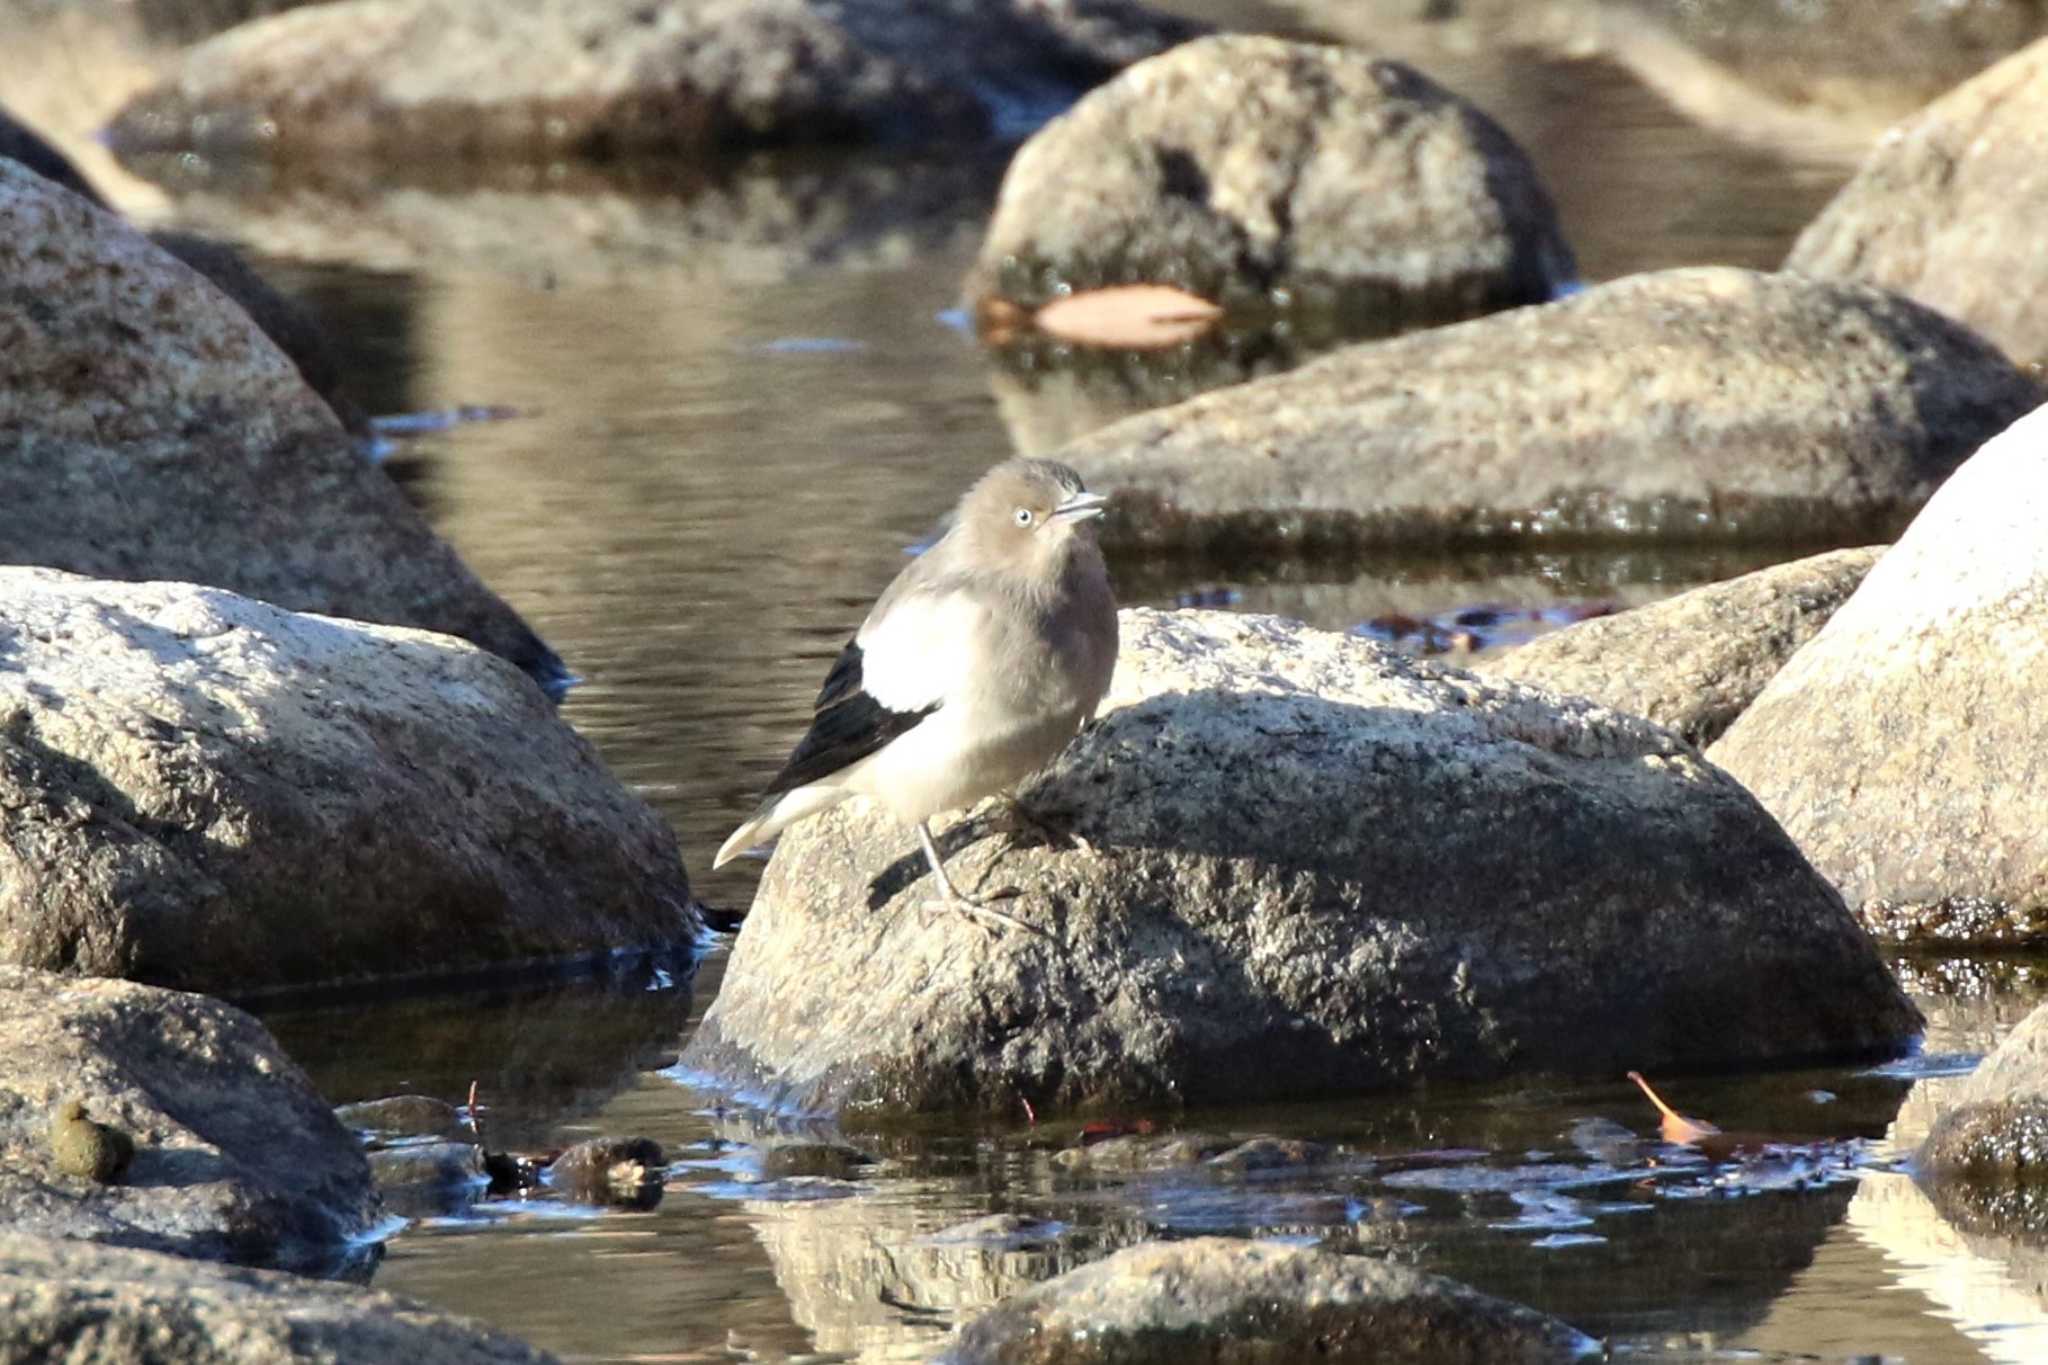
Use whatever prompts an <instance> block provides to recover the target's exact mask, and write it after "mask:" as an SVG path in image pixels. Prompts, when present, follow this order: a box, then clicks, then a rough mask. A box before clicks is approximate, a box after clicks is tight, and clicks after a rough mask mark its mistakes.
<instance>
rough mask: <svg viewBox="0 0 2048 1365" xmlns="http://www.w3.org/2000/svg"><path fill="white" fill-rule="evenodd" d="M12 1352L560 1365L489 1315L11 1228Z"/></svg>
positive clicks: (8, 1343)
mask: <svg viewBox="0 0 2048 1365" xmlns="http://www.w3.org/2000/svg"><path fill="white" fill-rule="evenodd" d="M0 1358H6V1359H9V1360H65V1361H69V1360H78V1361H86V1360H92V1361H116V1360H121V1361H149V1362H152V1365H184V1363H185V1362H191V1365H211V1363H212V1362H218V1361H224V1360H231V1359H232V1360H238V1361H265V1362H290V1361H307V1362H328V1361H342V1360H349V1361H358V1360H359V1361H373V1360H376V1361H406V1362H409V1365H548V1363H549V1362H552V1361H554V1360H555V1357H554V1356H552V1355H550V1354H548V1353H547V1352H545V1351H538V1350H535V1349H534V1348H532V1347H531V1346H528V1345H526V1344H525V1343H523V1342H520V1341H516V1340H514V1339H513V1338H511V1337H508V1336H506V1335H504V1334H503V1333H500V1332H496V1331H493V1330H491V1329H490V1328H488V1327H486V1326H484V1325H483V1324H482V1323H478V1322H471V1321H469V1320H467V1319H464V1318H458V1317H454V1316H451V1315H450V1314H447V1313H443V1312H440V1311H438V1310H436V1309H433V1308H429V1307H427V1306H426V1305H425V1304H420V1303H414V1302H412V1301H410V1300H407V1299H400V1298H395V1297H393V1296H392V1295H390V1294H380V1293H377V1292H375V1291H373V1290H368V1289H359V1288H356V1287H355V1286H353V1285H345V1284H323V1283H319V1282H317V1281H314V1280H306V1279H301V1278H299V1277H298V1276H295V1275H281V1274H277V1273H275V1272H271V1271H262V1270H244V1269H232V1268H227V1267H222V1266H217V1265H208V1264H204V1263H201V1262H197V1261H191V1260H186V1259H184V1258H182V1257H177V1256H164V1255H159V1254H157V1253H155V1252H150V1251H136V1250H130V1249H125V1248H116V1247H110V1246H88V1245H86V1244H84V1243H80V1242H70V1241H53V1240H50V1239H46V1238H42V1237H34V1236H27V1235H23V1234H21V1233H20V1232H18V1231H15V1230H12V1229H10V1230H9V1231H8V1232H7V1233H5V1234H0Z"/></svg>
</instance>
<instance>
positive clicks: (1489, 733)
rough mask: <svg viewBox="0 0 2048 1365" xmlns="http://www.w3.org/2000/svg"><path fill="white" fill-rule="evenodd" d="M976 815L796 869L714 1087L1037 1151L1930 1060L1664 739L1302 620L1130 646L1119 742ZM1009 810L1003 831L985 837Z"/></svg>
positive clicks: (1687, 754)
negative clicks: (954, 888)
mask: <svg viewBox="0 0 2048 1365" xmlns="http://www.w3.org/2000/svg"><path fill="white" fill-rule="evenodd" d="M1023 795H1024V799H1025V801H1026V803H1027V805H1028V806H1029V807H1030V808H1031V809H1032V810H1033V811H1035V812H1038V813H1040V814H1041V815H1044V816H1049V817H1052V818H1054V819H1056V820H1061V821H1066V822H1069V823H1071V825H1072V827H1073V829H1074V831H1075V832H1076V833H1078V834H1079V835H1081V836H1083V837H1084V838H1085V840H1086V841H1087V846H1085V847H1084V846H1075V847H1071V848H1066V847H1054V846H1048V845H1046V844H1043V843H1033V842H1031V841H1030V839H1029V837H1028V836H1027V835H1025V834H1022V833H1019V834H1015V835H1011V834H1006V833H997V832H995V831H994V830H993V829H992V828H991V826H992V825H994V824H999V823H1000V821H997V820H995V819H994V818H993V817H984V816H981V815H971V816H969V817H968V818H966V819H964V820H961V821H958V822H956V823H955V824H954V825H953V826H952V827H951V828H950V829H947V830H945V831H943V832H942V833H941V836H940V845H941V847H942V848H944V849H946V850H948V851H949V853H950V858H949V870H950V871H951V873H952V876H953V879H954V881H955V882H956V883H957V884H958V885H960V886H961V887H962V888H963V889H964V890H967V891H969V892H970V893H972V892H975V891H979V892H981V893H984V894H986V893H991V892H993V891H995V890H997V889H999V888H1004V887H1015V888H1018V889H1019V890H1020V891H1021V892H1022V894H1021V895H1020V896H1019V897H1017V898H1016V899H1014V900H1011V901H1009V902H1007V908H1008V910H1009V912H1010V913H1011V914H1013V915H1015V916H1017V917H1019V918H1021V919H1023V920H1024V921H1026V922H1027V923H1028V924H1029V925H1031V926H1033V928H1035V929H1036V930H1037V932H1031V931H1029V930H1025V929H1008V930H1005V931H1004V932H1002V933H1000V934H996V935H991V934H990V933H989V932H988V931H986V930H985V929H984V928H983V927H982V925H981V924H980V923H979V922H978V921H975V920H972V919H969V918H968V917H966V916H964V915H962V914H960V913H958V912H957V911H952V910H947V909H944V908H942V907H941V908H927V902H928V900H929V898H930V897H931V896H932V895H933V894H934V892H933V884H932V880H931V877H930V875H929V873H927V872H926V871H925V868H924V862H923V859H922V857H921V855H919V853H918V852H917V843H916V840H915V838H914V837H913V836H912V835H910V834H909V833H907V832H906V831H904V830H903V829H901V828H898V827H897V826H896V825H894V824H893V823H892V822H891V821H890V820H889V819H888V818H887V817H886V816H883V815H881V814H879V813H878V812H876V811H874V810H872V809H871V808H868V807H867V806H866V805H865V804H863V803H849V804H848V805H847V806H842V807H840V808H838V809H837V810H834V811H832V812H828V813H826V814H824V815H821V816H818V817H815V818H814V819H812V820H809V821H807V822H805V823H803V824H801V825H798V826H796V827H795V828H793V829H792V830H790V831H789V832H787V833H785V834H784V835H783V837H782V843H781V847H780V848H779V849H778V850H777V852H776V854H775V857H774V859H773V861H772V862H771V863H770V864H769V866H768V869H767V872H766V875H765V876H764V878H763V880H762V883H761V889H760V892H759V894H758V896H757V897H756V900H755V902H754V907H753V910H752V912H751V913H750V914H749V916H748V918H747V921H746V924H745V927H744V928H743V929H742V930H741V932H740V936H739V940H738V942H737V944H736V945H735V947H734V951H733V958H732V961H731V963H730V965H729V966H728V968H727V970H726V975H725V978H724V982H723V984H722V986H721V988H720V992H719V996H718V999H717V1000H716V1002H714V1004H713V1006H712V1008H711V1010H710V1012H709V1013H708V1014H707V1015H706V1017H705V1020H704V1023H703V1026H702V1027H701V1029H700V1030H699V1031H698V1032H697V1033H696V1035H695V1036H694V1037H693V1039H692V1041H691V1043H690V1045H689V1047H688V1049H687V1050H686V1052H685V1055H684V1064H685V1065H686V1066H687V1067H689V1068H691V1069H693V1070H694V1071H696V1072H698V1073H701V1074H704V1075H708V1076H710V1077H712V1078H714V1079H715V1080H717V1081H720V1082H722V1083H724V1084H726V1085H729V1086H732V1087H735V1088H740V1089H743V1090H745V1091H746V1092H748V1093H750V1094H752V1095H756V1096H764V1097H767V1098H770V1099H772V1100H774V1101H776V1102H780V1103H784V1104H791V1105H795V1106H798V1107H803V1108H812V1109H830V1108H836V1107H842V1106H844V1107H849V1108H853V1107H858V1108H860V1109H862V1110H864V1111H869V1112H891V1111H896V1112H901V1111H918V1110H941V1109H968V1110H982V1111H987V1112H992V1113H1002V1114H1007V1115H1013V1116H1014V1115H1015V1114H1016V1113H1017V1112H1018V1108H1017V1105H1018V1099H1019V1097H1020V1096H1021V1097H1023V1098H1024V1099H1026V1100H1029V1101H1030V1102H1031V1103H1032V1104H1033V1105H1034V1106H1036V1107H1037V1109H1038V1111H1039V1112H1040V1113H1045V1112H1048V1111H1049V1110H1056V1109H1080V1108H1090V1107H1094V1108H1127V1107H1131V1106H1143V1105H1158V1104H1166V1105H1171V1104H1175V1103H1180V1102H1185V1103H1189V1104H1196V1103H1204V1102H1224V1101H1253V1100H1264V1099H1274V1098H1281V1097H1286V1098H1305V1097H1309V1096H1314V1095H1318V1094H1347V1095H1349V1094H1357V1093H1359V1092H1361V1091H1368V1090H1373V1089H1384V1088H1388V1087H1393V1086H1400V1085H1404V1084H1408V1083H1412V1082H1416V1081H1420V1080H1424V1079H1429V1078H1437V1077H1443V1078H1449V1077H1490V1076H1500V1075H1507V1074H1526V1073H1529V1072H1536V1071H1550V1072H1568V1073H1576V1074H1582V1075H1587V1074H1590V1075H1603V1076H1611V1075H1615V1074H1618V1073H1619V1072H1621V1071H1624V1070H1626V1069H1628V1068H1630V1067H1639V1068H1642V1069H1646V1070H1663V1071H1678V1070H1684V1069H1688V1068H1701V1067H1716V1066H1734V1065H1744V1066H1758V1065H1768V1064H1773V1063H1783V1062H1790V1061H1792V1060H1794V1059H1797V1058H1816V1057H1821V1056H1828V1055H1854V1054H1862V1055H1874V1054H1881V1053H1885V1052H1889V1051H1891V1050H1893V1049H1895V1048H1897V1047H1899V1046H1901V1045H1902V1044H1903V1043H1904V1042H1905V1040H1906V1039H1907V1038H1908V1037H1909V1036H1910V1035H1911V1034H1912V1033H1913V1031H1914V1029H1915V1027H1916V1022H1917V1018H1918V1016H1917V1015H1916V1014H1915V1012H1914V1011H1913V1009H1912V1007H1911V1006H1910V1005H1908V1004H1907V1003H1906V1001H1905V999H1904V997H1903V996H1902V995H1901V994H1900V993H1899V991H1898V988H1897V987H1896V986H1895V985H1894V983H1893V982H1892V980H1891V977H1890V975H1889V974H1888V973H1887V972H1886V971H1885V968H1884V966H1883V964H1882V962H1881V961H1880V960H1879V958H1878V956H1877V953H1876V951H1875V950H1874V948H1873V947H1872V945H1871V944H1870V942H1869V940H1868V938H1867V937H1866V936H1865V935H1864V934H1863V932H1862V931H1861V930H1860V929H1858V928H1857V926H1856V925H1855V923H1854V922H1853V921H1852V920H1851V919H1850V918H1849V916H1848V914H1847V912H1846V911H1845V910H1844V909H1843V907H1842V904H1841V901H1840V898H1839V897H1837V896H1836V895H1835V893H1834V891H1833V890H1832V889H1831V888H1830V887H1829V886H1828V885H1827V884H1826V882H1825V881H1823V880H1822V879H1821V878H1820V877H1819V876H1818V875H1817V874H1816V873H1815V872H1814V871H1813V870H1812V869H1811V868H1810V867H1808V866H1807V865H1806V862H1805V860H1804V859H1802V858H1801V857H1800V856H1799V854H1798V852H1797V850H1795V849H1794V848H1793V847H1792V845H1791V843H1790V841H1789V840H1787V839H1786V838H1785V837H1784V835H1783V834H1782V833H1781V832H1780V831H1779V829H1778V827H1777V825H1776V824H1775V823H1774V822H1773V821H1772V820H1771V818H1770V817H1769V816H1768V815H1767V814H1766V813H1765V812H1764V811H1763V809H1762V808H1761V807H1760V806H1758V805H1757V804H1756V802H1755V800H1754V799H1753V798H1751V797H1750V795H1749V794H1748V793H1747V792H1745V791H1744V790H1743V789H1742V788H1741V787H1740V786H1738V785H1737V784H1736V783H1734V782H1733V781H1731V780H1730V779H1729V778H1728V777H1727V776H1726V775H1725V774H1723V773H1721V772H1720V771H1719V770H1718V769H1715V768H1714V767H1713V766H1712V765H1710V764H1708V763H1707V762H1705V761H1704V760H1703V759H1702V758H1701V757H1700V755H1699V753H1698V752H1697V751H1696V750H1694V749H1693V748H1692V747H1691V746H1690V745H1688V744H1686V743H1685V742H1684V741H1683V740H1681V739H1679V738H1678V737H1676V736H1675V735H1672V734H1671V733H1670V732H1668V731H1666V730H1663V729H1660V728H1658V727H1656V726H1654V725H1652V724H1650V723H1649V722H1647V721H1643V720H1639V719H1636V718H1633V717H1628V716H1622V715H1619V714H1616V713H1614V712H1610V711H1605V710H1602V709H1600V708H1598V707H1596V706H1594V705H1593V704H1592V703H1590V702H1585V701H1581V700H1577V699H1568V698H1557V697H1552V696H1548V695H1546V694H1543V693H1539V692H1536V691H1533V690H1531V689H1528V688H1524V687H1520V686H1517V685H1513V684H1493V683H1486V682H1482V681H1480V680H1478V679H1476V678H1472V677H1470V676H1468V675H1465V674H1460V673H1452V672H1446V671H1441V670H1438V669H1435V668H1433V667H1431V666H1429V665H1427V664H1422V663H1418V662H1416V661H1413V660H1410V659H1406V658H1404V657H1402V656H1399V655H1396V654H1393V653H1391V652H1389V651H1386V650H1384V649H1382V648H1380V647H1379V646H1376V645H1373V644H1371V643H1368V642H1367V641H1364V640H1361V639H1358V638H1356V637H1353V636H1346V635H1338V634H1333V633H1329V632H1324V631H1318V630H1313V629H1310V628H1308V627H1306V626H1302V625H1300V624H1298V623H1294V622H1287V621H1283V620H1280V619H1278V618H1272V617H1248V616H1239V615H1233V614H1228V613H1217V612H1181V613H1166V612H1157V611H1149V610H1145V611H1127V612H1125V613H1124V615H1123V649H1122V655H1121V658H1120V660H1119V663H1118V667H1117V675H1116V680H1115V682H1114V683H1113V684H1112V687H1111V692H1110V695H1109V697H1108V699H1107V701H1106V703H1105V712H1104V714H1103V715H1102V717H1101V718H1100V720H1099V721H1098V722H1097V723H1096V724H1095V725H1094V726H1093V727H1092V728H1091V729H1089V730H1088V731H1087V732H1085V733H1084V734H1083V735H1082V737H1081V738H1080V740H1079V741H1078V742H1077V743H1075V744H1074V745H1072V746H1071V747H1070V748H1069V749H1068V751H1067V752H1066V753H1065V754H1064V755H1062V757H1061V758H1060V759H1059V760H1058V761H1057V762H1056V763H1055V764H1054V765H1053V766H1052V767H1051V768H1049V769H1048V770H1047V771H1046V772H1045V773H1044V774H1042V775H1040V776H1039V777H1038V778H1036V779H1034V780H1033V781H1032V782H1031V783H1029V784H1027V786H1026V788H1025V790H1024V793H1023ZM990 804H991V805H993V804H994V803H990Z"/></svg>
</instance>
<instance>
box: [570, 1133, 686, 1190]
mask: <svg viewBox="0 0 2048 1365" xmlns="http://www.w3.org/2000/svg"><path fill="white" fill-rule="evenodd" d="M667 1174H668V1157H667V1155H666V1154H664V1153H663V1152H662V1150H661V1144H660V1143H658V1142H656V1141H655V1140H654V1139H652V1138H644V1137H633V1138H619V1137H598V1138H591V1139H589V1140H587V1141H584V1142H579V1143H577V1144H576V1145H575V1146H574V1147H571V1148H570V1149H569V1150H568V1151H566V1152H563V1153H562V1154H561V1155H560V1156H558V1157H556V1158H555V1159H554V1160H553V1161H552V1162H550V1163H548V1183H549V1184H550V1185H553V1186H554V1187H555V1188H556V1189H559V1190H561V1191H563V1192H564V1193H566V1194H568V1195H570V1196H572V1197H573V1198H577V1199H582V1200H587V1201H589V1202H590V1203H593V1204H624V1205H627V1206H628V1207H634V1208H646V1207H651V1206H652V1205H653V1204H655V1203H657V1202H659V1200H660V1198H661V1184H662V1181H663V1180H664V1179H665V1178H666V1177H667Z"/></svg>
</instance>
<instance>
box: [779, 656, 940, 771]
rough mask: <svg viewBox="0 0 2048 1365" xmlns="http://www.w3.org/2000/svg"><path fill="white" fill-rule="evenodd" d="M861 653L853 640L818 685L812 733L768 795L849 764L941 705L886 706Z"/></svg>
mask: <svg viewBox="0 0 2048 1365" xmlns="http://www.w3.org/2000/svg"><path fill="white" fill-rule="evenodd" d="M861 657H862V656H861V647H860V642H859V641H858V640H849V641H847V642H846V648H845V649H843V650H841V651H840V652H839V659H838V661H837V662H835V663H834V664H833V665H832V671H831V672H830V673H828V674H826V675H825V685H824V686H823V687H821V688H819V689H818V700H817V714H816V715H814V716H813V717H812V718H811V728H810V731H809V733H807V734H806V735H805V736H804V737H803V739H801V740H800V741H798V743H797V746H796V750H795V752H793V753H791V754H790V756H789V761H788V762H786V763H784V764H783V765H782V771H781V772H779V773H777V774H775V777H774V778H773V780H771V781H770V782H769V783H768V788H767V790H766V791H764V792H763V793H762V796H764V797H769V796H780V795H781V794H782V793H784V792H786V791H793V790H795V789H796V788H798V787H801V786H803V785H804V784H805V783H807V782H816V781H817V780H818V779H819V778H822V777H830V776H831V775H832V774H834V773H836V772H839V771H840V770H842V769H844V768H849V767H851V766H853V765H854V764H855V763H858V762H860V760H862V759H864V758H866V757H867V756H868V755H869V754H871V753H874V752H875V751H876V750H878V749H880V748H881V747H882V746H883V745H885V744H887V743H888V742H889V741H890V740H892V739H895V738H896V737H897V736H898V735H902V734H906V733H908V732H909V731H910V730H911V729H913V728H914V727H915V726H916V725H917V723H918V722H919V721H921V720H923V719H924V718H925V717H926V716H929V715H930V714H931V713H932V712H934V711H936V710H938V709H939V703H937V702H933V703H931V704H930V705H929V706H925V707H922V708H920V709H918V710H914V711H893V710H891V709H890V708H888V707H886V706H884V705H882V703H881V702H879V701H877V700H875V698H874V696H873V694H871V693H869V692H868V691H867V690H866V689H865V688H864V687H863V685H862V681H861Z"/></svg>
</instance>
